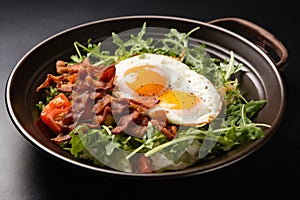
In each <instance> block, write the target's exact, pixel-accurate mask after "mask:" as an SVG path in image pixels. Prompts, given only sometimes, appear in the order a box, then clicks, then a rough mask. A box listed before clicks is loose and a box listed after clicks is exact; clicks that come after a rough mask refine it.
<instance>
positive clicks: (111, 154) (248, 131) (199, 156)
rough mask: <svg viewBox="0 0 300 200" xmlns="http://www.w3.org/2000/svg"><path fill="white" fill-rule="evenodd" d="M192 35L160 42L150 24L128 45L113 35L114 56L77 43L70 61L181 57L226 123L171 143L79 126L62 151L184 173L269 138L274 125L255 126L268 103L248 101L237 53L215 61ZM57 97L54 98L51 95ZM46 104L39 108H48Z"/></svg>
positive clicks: (122, 166) (188, 131)
mask: <svg viewBox="0 0 300 200" xmlns="http://www.w3.org/2000/svg"><path fill="white" fill-rule="evenodd" d="M198 29H199V27H197V28H195V29H193V30H191V31H190V32H188V33H181V32H179V31H177V30H176V29H173V28H172V29H170V30H169V33H167V34H165V37H164V38H162V39H159V40H157V41H154V39H153V38H151V37H149V38H144V36H145V33H146V23H144V24H143V26H142V28H141V30H140V31H139V32H138V33H137V34H136V35H134V34H131V35H130V39H129V40H127V41H124V40H123V39H122V38H121V37H119V35H118V34H116V33H112V39H113V43H114V44H115V45H116V46H117V47H116V50H115V52H114V53H113V54H111V52H109V51H105V50H102V49H101V47H102V42H99V43H98V44H94V43H92V39H89V40H88V41H87V45H83V44H81V43H79V42H77V41H75V42H74V47H75V49H76V52H77V54H76V55H72V56H70V59H71V61H70V62H69V63H70V64H75V63H80V62H82V61H83V60H84V59H86V58H90V59H91V60H93V62H94V65H107V66H108V65H111V64H114V63H116V62H118V61H120V60H123V59H126V58H129V57H131V56H134V55H138V54H143V53H156V54H163V55H168V56H172V57H176V58H178V59H179V60H181V61H182V62H184V63H185V64H187V65H188V66H189V67H190V68H191V69H192V70H195V71H196V72H198V73H200V74H203V75H204V76H206V77H207V78H209V79H210V80H211V81H212V82H213V83H214V85H215V86H216V87H217V88H218V90H219V91H220V93H221V94H222V95H223V96H224V102H225V107H224V110H223V113H221V115H220V117H219V118H217V119H215V120H214V122H215V123H212V124H208V125H205V126H202V127H183V128H182V129H180V131H178V133H177V136H176V137H175V138H174V139H172V140H168V139H167V138H166V136H165V135H164V134H163V133H161V132H160V131H159V130H157V129H156V128H155V127H154V126H152V124H151V123H148V127H147V131H146V134H145V135H144V137H143V138H135V137H133V136H130V135H122V134H118V135H116V134H112V133H111V130H112V129H113V127H112V126H107V125H102V126H101V128H100V129H93V128H90V127H88V126H86V125H79V126H77V127H76V128H75V129H73V130H72V131H71V132H70V136H71V139H70V140H69V141H66V142H64V143H61V144H60V145H61V147H62V148H64V149H65V150H67V151H70V153H71V154H72V155H74V156H75V157H76V158H78V159H84V160H89V161H91V162H93V164H95V165H99V166H102V167H105V166H109V167H111V168H114V169H117V170H120V171H126V172H133V169H132V164H131V161H132V159H134V158H135V156H136V155H138V154H143V155H144V156H145V157H148V158H151V160H152V165H153V167H154V169H155V172H163V171H166V170H178V169H184V168H186V167H189V166H192V165H195V164H198V163H201V162H205V161H207V160H211V159H214V158H216V157H217V156H219V155H221V154H223V153H225V152H228V151H230V150H232V149H233V148H235V147H236V146H238V145H241V144H245V143H248V142H251V141H253V140H256V139H259V138H262V137H264V135H265V133H264V128H269V127H270V126H269V125H268V124H264V123H255V122H253V121H252V120H253V118H254V117H255V115H256V114H257V113H258V112H259V111H260V109H261V108H262V107H263V106H264V105H265V104H266V103H267V102H266V100H247V99H246V98H245V97H244V96H243V95H242V94H241V92H240V88H239V87H240V85H239V82H238V79H236V78H233V77H234V76H233V75H234V74H236V73H238V72H239V71H240V69H241V67H242V65H241V64H235V62H234V53H233V52H232V51H231V52H230V57H229V58H228V60H226V59H225V60H223V61H222V60H220V59H216V58H211V57H210V56H209V55H208V54H207V52H206V51H205V44H201V45H198V46H193V47H192V46H190V45H189V41H190V40H189V37H190V35H191V34H192V33H193V32H195V31H197V30H198ZM51 91H52V92H51ZM54 93H56V94H57V91H56V90H55V89H53V88H50V90H47V93H46V94H45V95H46V96H47V97H46V98H44V100H43V102H44V104H47V103H48V102H49V99H51V98H53V97H54V96H55V95H56V94H54ZM43 102H39V104H38V107H40V109H42V108H43Z"/></svg>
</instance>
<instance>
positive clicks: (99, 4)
mask: <svg viewBox="0 0 300 200" xmlns="http://www.w3.org/2000/svg"><path fill="white" fill-rule="evenodd" d="M147 14H149V15H168V16H177V17H185V18H191V19H197V20H200V21H208V20H212V19H217V18H222V17H240V18H245V19H247V20H250V21H252V22H254V23H256V24H257V25H259V26H262V27H263V28H265V29H267V30H268V31H270V32H271V33H273V34H274V35H275V36H277V38H279V39H280V41H282V43H283V44H284V45H285V46H286V48H287V49H288V52H289V63H288V67H287V70H286V71H284V73H282V76H283V80H284V82H285V84H286V91H287V107H286V112H285V117H284V119H283V122H282V124H281V126H280V128H279V130H278V131H277V132H276V134H274V136H273V137H272V139H271V140H270V141H269V142H268V143H267V144H266V145H264V146H263V147H262V148H260V149H259V150H258V151H256V152H254V153H253V154H251V155H249V156H247V157H246V158H244V159H242V160H240V161H238V162H236V163H234V164H232V165H229V166H226V167H224V168H222V169H218V170H215V171H212V172H209V173H205V174H201V175H197V176H192V177H186V178H180V179H171V180H151V181H146V180H127V179H125V180H124V179H120V178H116V177H107V176H101V175H96V174H93V173H90V172H88V171H85V170H81V169H79V168H74V167H71V166H70V165H68V164H66V163H63V162H60V161H58V160H56V159H53V158H52V157H49V156H47V155H45V154H44V153H43V152H40V151H39V150H37V149H36V148H34V147H33V146H32V145H31V144H30V143H29V142H28V141H27V140H26V139H24V138H23V137H22V135H21V134H20V133H19V132H18V130H17V129H16V128H15V127H14V125H13V123H12V122H11V120H10V118H9V115H8V113H7V111H6V105H5V95H4V94H5V84H6V80H7V78H8V76H9V74H10V72H11V70H12V69H13V68H14V66H15V65H16V63H17V62H18V60H19V59H20V58H21V57H22V56H23V55H24V54H25V53H27V52H28V51H29V50H30V49H31V48H33V47H34V46H35V45H37V44H38V43H39V42H41V41H42V40H44V39H46V38H48V37H50V36H52V35H53V34H56V33H58V32H60V31H63V30H65V29H67V28H71V27H73V26H76V25H79V24H83V23H86V22H90V21H94V20H99V19H105V18H110V17H117V16H125V15H147ZM299 19H300V18H299V12H298V11H297V6H296V5H292V4H291V3H288V1H265V2H264V1H263V0H261V1H256V0H251V1H240V0H236V1H219V2H218V1H201V0H199V1H189V0H185V1H177V0H166V1H163V0H154V1H141V0H133V1H130V0H124V1H117V0H99V1H96V0H90V1H63V0H61V1H57V0H52V1H47V2H46V1H37V0H36V1H32V0H30V1H15V0H10V1H5V3H4V2H2V3H1V5H0V69H1V71H0V72H1V73H0V81H1V83H0V93H1V94H2V96H1V98H0V102H1V103H0V199H2V200H18V199H54V197H62V198H66V197H69V198H68V199H71V198H73V197H90V198H93V199H94V198H99V199H100V198H104V197H106V198H111V197H113V198H114V197H118V198H126V199H127V198H134V197H135V198H139V199H140V198H158V197H160V196H162V195H163V196H165V197H168V198H174V197H179V196H185V197H189V196H190V197H198V198H201V197H202V196H203V195H210V196H211V197H214V196H219V195H221V196H222V197H225V198H231V197H235V196H240V195H237V194H240V193H239V192H242V193H241V194H242V195H243V196H248V195H253V196H258V194H260V193H263V192H265V194H276V193H282V194H285V195H291V196H292V195H293V194H297V192H298V191H299V189H300V164H299V163H300V162H299V161H300V148H299V147H300V146H299V145H300V133H299V129H298V128H300V123H299V120H300V103H299V102H300V101H299V100H298V97H299V91H300V84H299V82H298V81H299V78H298V76H299V72H300V66H299V61H298V59H299V55H298V53H299V52H297V50H299V36H300V29H299V22H298V20H299ZM240 197H241V196H240ZM85 199H89V198H85Z"/></svg>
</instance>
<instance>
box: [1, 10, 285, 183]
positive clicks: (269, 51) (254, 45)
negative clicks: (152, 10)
mask: <svg viewBox="0 0 300 200" xmlns="http://www.w3.org/2000/svg"><path fill="white" fill-rule="evenodd" d="M145 21H146V22H147V26H150V27H163V28H168V29H169V28H176V29H177V30H178V31H180V32H189V31H190V30H192V29H193V28H195V27H198V26H199V27H200V30H199V31H196V32H194V33H193V34H192V38H193V39H194V40H196V41H198V42H199V43H204V44H206V50H207V52H208V53H209V54H210V55H211V56H212V57H217V58H220V59H222V60H224V59H228V58H229V57H230V51H233V52H234V53H235V61H236V62H237V63H241V64H242V65H243V68H242V70H241V72H240V73H239V77H238V78H239V80H240V84H241V91H242V93H243V95H245V97H246V98H251V99H255V100H259V99H266V100H267V104H266V105H265V106H264V107H263V109H262V110H261V111H260V112H259V114H258V115H257V116H256V118H255V119H254V121H258V122H262V123H266V124H269V125H271V128H269V129H268V130H266V137H264V138H262V139H259V140H256V141H254V142H252V143H250V144H246V145H241V146H239V147H238V148H236V149H234V150H232V151H230V152H228V153H226V154H224V155H222V156H220V157H218V158H216V159H214V160H212V161H209V162H205V163H203V164H199V165H197V166H194V167H190V168H187V169H184V170H178V171H171V172H163V173H152V174H134V173H126V172H120V171H116V170H110V169H104V168H99V167H95V166H91V165H89V164H87V163H84V162H81V161H78V160H76V159H75V158H74V157H73V156H72V155H70V154H69V153H68V152H66V151H64V150H62V149H61V148H60V147H59V146H57V145H56V144H54V143H53V142H51V141H50V138H52V137H53V134H52V133H51V132H50V131H49V130H48V128H47V127H46V126H45V125H44V124H43V123H42V122H41V120H40V118H39V112H38V110H37V108H36V106H35V104H36V102H37V100H38V96H37V94H36V92H35V88H37V86H38V85H40V84H41V83H42V82H43V81H44V78H45V77H46V74H48V73H54V72H55V68H54V67H53V66H55V62H56V61H57V60H58V59H62V60H67V59H69V56H70V55H73V54H75V52H74V47H73V42H74V41H78V42H80V43H82V44H85V43H86V41H87V40H88V39H89V38H93V39H94V40H95V41H103V40H105V39H106V38H107V37H109V36H111V33H112V32H116V33H119V32H123V31H126V30H129V29H134V28H140V27H141V26H142V24H143V23H144V22H145ZM287 61H288V52H287V49H286V48H285V46H284V45H283V44H282V43H281V42H280V40H279V39H277V38H276V37H275V36H274V35H273V34H271V33H270V32H268V31H267V30H265V29H264V28H262V27H260V26H258V25H256V24H254V23H252V22H250V21H248V20H246V19H241V18H220V19H216V20H212V21H209V22H203V21H199V20H193V19H186V18H180V17H174V16H156V15H139V16H121V17H115V18H109V19H102V20H98V21H93V22H89V23H86V24H82V25H78V26H76V27H73V28H70V29H67V30H65V31H62V32H60V33H58V34H56V35H53V36H52V37H50V38H48V39H46V40H44V41H42V42H41V43H39V44H38V45H36V46H35V47H34V48H33V49H32V50H30V51H29V52H27V53H26V54H25V55H24V56H23V57H22V58H21V59H20V61H19V62H18V63H17V64H16V66H15V67H14V68H13V70H12V72H11V74H10V76H9V78H8V80H7V85H6V94H5V97H6V107H7V111H8V113H9V116H10V118H11V120H12V122H13V123H14V125H15V126H16V128H17V129H18V130H19V132H20V133H21V134H22V135H23V136H24V137H25V138H26V139H27V140H28V141H29V142H30V143H31V144H32V145H33V146H34V147H36V148H37V149H39V150H41V151H42V152H44V153H46V155H49V156H51V157H54V158H56V159H58V160H60V161H62V162H64V163H67V164H70V165H71V166H75V167H79V168H82V169H85V170H88V171H92V172H95V173H97V174H102V175H110V176H119V177H125V178H143V179H152V178H155V179H158V178H179V177H186V176H192V175H199V174H202V173H207V172H210V171H213V170H217V169H219V170H220V169H221V168H223V167H225V166H228V165H230V164H233V163H235V162H237V161H239V160H241V159H243V158H245V157H247V156H248V155H249V154H251V153H253V152H255V151H257V150H258V149H259V148H260V147H262V146H263V145H264V144H265V143H266V142H268V141H269V140H270V139H271V138H272V136H273V135H274V134H275V133H276V131H277V129H278V127H279V126H280V123H281V121H282V119H283V116H284V110H285V103H286V94H285V93H286V92H285V85H284V81H283V80H282V77H281V73H284V70H285V69H286V67H287Z"/></svg>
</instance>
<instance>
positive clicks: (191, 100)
mask: <svg viewBox="0 0 300 200" xmlns="http://www.w3.org/2000/svg"><path fill="white" fill-rule="evenodd" d="M159 100H160V102H159V105H160V106H162V107H163V108H169V109H173V110H179V109H185V110H186V109H191V108H193V107H194V106H195V105H196V104H197V103H198V102H199V101H200V99H199V98H198V97H197V96H196V95H195V94H193V93H187V92H185V91H179V90H168V91H166V92H165V93H164V94H162V95H161V96H160V97H159Z"/></svg>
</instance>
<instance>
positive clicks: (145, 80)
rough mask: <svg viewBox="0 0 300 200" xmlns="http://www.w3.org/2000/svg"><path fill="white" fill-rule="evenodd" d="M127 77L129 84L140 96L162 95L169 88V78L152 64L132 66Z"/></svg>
mask: <svg viewBox="0 0 300 200" xmlns="http://www.w3.org/2000/svg"><path fill="white" fill-rule="evenodd" d="M125 79H126V84H127V86H128V87H129V88H130V89H131V90H132V91H135V92H136V93H137V94H138V95H140V96H160V95H161V94H162V93H164V92H165V90H166V89H167V88H168V79H167V78H166V77H165V76H164V74H163V73H162V72H161V71H160V70H159V69H158V68H157V67H155V66H152V65H142V66H136V67H132V68H130V69H129V70H127V71H126V72H125Z"/></svg>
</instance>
